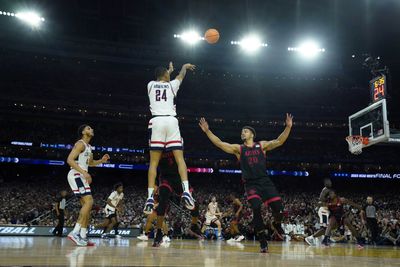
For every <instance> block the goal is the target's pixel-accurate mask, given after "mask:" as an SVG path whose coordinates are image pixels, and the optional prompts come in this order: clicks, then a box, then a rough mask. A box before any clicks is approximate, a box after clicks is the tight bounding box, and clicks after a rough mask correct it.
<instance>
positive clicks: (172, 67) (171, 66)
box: [168, 62, 174, 74]
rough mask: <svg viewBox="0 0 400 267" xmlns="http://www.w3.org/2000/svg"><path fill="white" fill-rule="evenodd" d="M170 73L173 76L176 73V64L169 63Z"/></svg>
mask: <svg viewBox="0 0 400 267" xmlns="http://www.w3.org/2000/svg"><path fill="white" fill-rule="evenodd" d="M168 72H169V74H171V73H172V72H174V64H172V62H169V68H168Z"/></svg>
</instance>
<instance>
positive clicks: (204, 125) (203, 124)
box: [199, 118, 210, 133]
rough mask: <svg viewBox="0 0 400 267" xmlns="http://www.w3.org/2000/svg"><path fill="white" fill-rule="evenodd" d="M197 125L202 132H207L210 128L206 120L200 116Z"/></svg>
mask: <svg viewBox="0 0 400 267" xmlns="http://www.w3.org/2000/svg"><path fill="white" fill-rule="evenodd" d="M199 126H200V128H201V130H203V132H205V133H206V132H208V131H209V130H210V127H209V126H208V122H207V121H206V119H205V118H201V119H200V122H199Z"/></svg>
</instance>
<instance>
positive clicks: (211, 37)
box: [204, 29, 219, 44]
mask: <svg viewBox="0 0 400 267" xmlns="http://www.w3.org/2000/svg"><path fill="white" fill-rule="evenodd" d="M204 38H205V39H206V41H207V43H209V44H215V43H216V42H218V40H219V32H218V31H217V30H216V29H208V30H207V31H206V33H205V34H204Z"/></svg>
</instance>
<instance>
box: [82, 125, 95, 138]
mask: <svg viewBox="0 0 400 267" xmlns="http://www.w3.org/2000/svg"><path fill="white" fill-rule="evenodd" d="M82 134H83V135H87V136H89V137H93V136H94V129H93V128H92V127H90V126H86V127H85V129H84V130H83V132H82Z"/></svg>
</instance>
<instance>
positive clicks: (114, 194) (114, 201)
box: [106, 191, 124, 211]
mask: <svg viewBox="0 0 400 267" xmlns="http://www.w3.org/2000/svg"><path fill="white" fill-rule="evenodd" d="M123 198H124V193H121V194H118V192H117V191H113V192H112V193H111V194H110V196H109V197H108V199H110V200H111V204H113V205H114V206H115V207H116V206H118V203H119V202H120V201H121V200H122V199H123ZM107 209H108V210H111V211H115V208H114V207H111V206H110V205H108V204H107V205H106V210H107Z"/></svg>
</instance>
